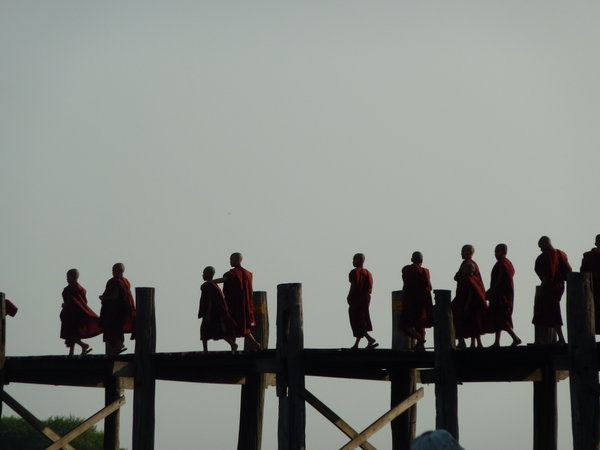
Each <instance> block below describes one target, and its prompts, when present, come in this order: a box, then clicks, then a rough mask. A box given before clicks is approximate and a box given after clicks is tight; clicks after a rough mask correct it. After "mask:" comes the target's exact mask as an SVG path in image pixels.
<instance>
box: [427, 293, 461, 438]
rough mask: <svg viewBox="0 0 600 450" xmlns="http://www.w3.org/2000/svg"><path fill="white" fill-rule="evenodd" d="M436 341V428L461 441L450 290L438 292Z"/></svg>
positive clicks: (435, 312)
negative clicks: (459, 435)
mask: <svg viewBox="0 0 600 450" xmlns="http://www.w3.org/2000/svg"><path fill="white" fill-rule="evenodd" d="M433 292H434V296H435V308H434V329H433V330H434V339H435V371H436V381H435V427H436V428H437V429H440V428H441V429H444V430H446V431H447V432H448V433H450V434H451V435H452V436H454V438H455V439H456V440H457V441H458V387H457V377H456V367H455V364H454V358H453V354H452V353H453V351H454V349H455V341H456V339H455V335H454V322H453V319H452V307H451V303H450V291H448V290H444V289H437V290H434V291H433Z"/></svg>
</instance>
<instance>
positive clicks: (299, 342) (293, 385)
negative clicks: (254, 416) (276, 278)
mask: <svg viewBox="0 0 600 450" xmlns="http://www.w3.org/2000/svg"><path fill="white" fill-rule="evenodd" d="M303 348H304V333H303V330H302V285H301V284H300V283H290V284H280V285H278V286H277V352H276V355H277V361H278V367H279V368H278V372H277V396H278V397H279V422H278V432H277V435H278V448H279V450H303V449H304V448H305V428H306V406H305V403H304V398H303V397H302V394H303V393H304V362H303V358H302V350H303Z"/></svg>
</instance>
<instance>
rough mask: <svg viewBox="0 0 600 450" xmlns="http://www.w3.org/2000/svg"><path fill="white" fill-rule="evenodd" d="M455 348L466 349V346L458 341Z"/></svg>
mask: <svg viewBox="0 0 600 450" xmlns="http://www.w3.org/2000/svg"><path fill="white" fill-rule="evenodd" d="M456 348H467V344H465V342H464V341H459V342H458V344H457V345H456Z"/></svg>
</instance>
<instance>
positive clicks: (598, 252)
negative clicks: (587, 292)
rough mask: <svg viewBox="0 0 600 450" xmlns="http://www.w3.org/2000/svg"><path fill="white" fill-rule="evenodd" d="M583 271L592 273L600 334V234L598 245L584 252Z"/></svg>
mask: <svg viewBox="0 0 600 450" xmlns="http://www.w3.org/2000/svg"><path fill="white" fill-rule="evenodd" d="M581 272H590V273H591V274H592V286H593V290H594V315H595V321H596V325H595V326H596V334H600V234H598V235H597V236H596V247H595V248H593V249H591V250H590V251H589V252H585V253H584V254H583V259H582V261H581Z"/></svg>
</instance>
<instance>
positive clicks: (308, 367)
mask: <svg viewBox="0 0 600 450" xmlns="http://www.w3.org/2000/svg"><path fill="white" fill-rule="evenodd" d="M434 293H435V327H434V339H435V348H434V351H414V350H412V347H413V346H414V341H413V340H412V339H411V338H408V337H407V336H405V335H404V334H403V333H402V332H401V331H399V328H398V326H397V324H398V320H399V317H400V315H401V314H402V301H403V299H402V292H401V291H396V292H393V293H392V318H393V322H394V323H393V325H394V326H393V330H394V331H393V333H394V334H393V337H392V338H393V339H392V341H393V343H392V348H391V349H374V350H364V349H361V350H357V351H352V350H345V349H344V350H340V349H304V348H303V330H302V299H301V285H300V284H281V285H279V286H278V289H277V324H276V325H277V326H276V328H277V344H276V348H275V349H274V350H269V349H265V350H261V351H257V352H251V351H244V352H243V353H237V354H232V353H230V352H209V353H201V352H186V353H156V352H155V349H156V327H155V317H154V289H153V288H136V307H137V319H136V320H137V324H136V329H137V333H136V341H135V342H136V344H135V353H134V354H131V355H119V356H103V355H88V356H86V357H85V358H69V357H67V356H27V357H5V344H6V339H5V304H4V294H0V307H1V309H0V318H1V320H0V394H1V396H2V400H3V402H0V413H1V410H2V403H6V404H7V405H8V406H9V407H11V408H12V409H13V410H14V411H15V412H17V413H18V414H19V415H21V416H22V417H23V418H24V419H25V420H27V421H28V422H29V423H30V424H31V425H32V426H33V427H35V428H36V429H38V430H39V431H40V432H42V433H43V434H44V435H46V436H47V438H48V447H47V448H48V449H59V448H68V449H71V448H72V447H71V446H70V445H69V444H68V442H70V441H71V440H72V439H74V438H75V437H76V436H78V435H79V434H81V433H82V432H84V431H85V430H86V429H87V428H89V427H90V426H92V425H93V424H95V423H97V422H99V421H100V420H104V430H105V433H104V449H105V450H109V449H110V450H118V449H119V407H120V406H121V405H122V404H124V402H125V397H124V396H123V392H124V391H127V390H133V449H134V450H152V449H154V425H155V422H154V421H155V402H154V395H155V383H156V380H168V381H186V382H195V383H226V384H239V385H241V402H240V425H239V434H238V449H249V450H258V449H260V448H261V438H262V417H263V405H264V395H265V389H266V387H267V386H268V385H274V386H276V393H277V396H278V399H279V420H278V448H279V449H280V450H288V449H289V450H298V449H304V448H305V415H306V411H305V409H306V403H308V404H309V405H310V406H312V407H314V408H315V409H316V410H317V411H319V412H320V413H321V414H322V415H323V416H324V417H325V418H326V419H327V420H329V421H331V422H332V424H333V425H334V426H336V427H337V428H339V429H340V431H341V432H342V433H344V434H345V435H346V436H347V439H346V440H347V443H346V444H344V445H342V446H341V448H343V449H353V448H358V447H361V448H363V449H373V448H374V447H373V446H372V445H371V444H369V442H368V439H369V437H370V436H372V435H373V434H374V433H376V432H377V431H379V430H381V429H382V428H383V427H384V426H386V425H387V424H388V423H391V431H392V443H393V449H394V450H399V449H408V448H409V446H410V442H411V440H412V439H413V438H414V434H415V425H416V403H417V401H418V400H419V399H420V398H421V397H422V396H423V389H422V388H421V389H417V384H419V383H422V384H435V396H436V402H435V403H436V428H443V429H446V430H448V431H449V432H450V433H451V434H452V435H453V436H455V437H456V438H457V439H458V437H459V424H458V394H457V385H458V384H459V383H467V382H508V381H511V382H514V381H524V382H532V383H533V402H534V408H533V409H534V411H533V414H534V418H533V419H534V420H533V423H534V440H533V448H534V450H556V449H557V425H558V424H557V399H556V383H557V380H559V379H565V378H567V377H569V382H570V392H571V415H572V432H573V448H574V449H577V450H584V449H585V450H588V449H589V450H591V449H597V448H600V447H599V433H598V423H599V420H598V417H599V414H598V409H599V408H598V395H599V394H600V388H599V385H598V360H599V356H600V353H599V352H600V349H599V348H598V346H597V344H596V342H595V335H594V309H593V308H594V305H593V296H592V291H591V282H590V276H589V274H579V273H573V274H571V275H570V277H569V280H568V284H567V319H568V320H567V331H568V341H569V344H568V346H560V345H556V344H553V343H552V342H553V336H552V335H551V334H550V333H548V332H546V330H543V329H539V330H536V341H538V342H544V343H545V344H536V345H527V346H519V347H500V348H485V349H460V350H459V349H456V348H455V346H454V343H455V339H454V330H453V324H452V312H451V308H450V297H451V296H450V291H448V290H436V291H434ZM254 305H255V316H256V321H257V324H256V328H255V329H254V330H253V332H254V335H255V337H256V338H257V340H258V341H259V342H260V343H261V344H263V345H264V344H266V343H267V342H268V335H269V321H268V314H267V299H266V293H265V292H255V293H254ZM306 376H319V377H338V378H353V379H363V380H381V381H384V382H389V383H390V404H391V409H390V410H389V411H388V412H387V413H386V414H384V415H383V416H381V417H379V418H376V419H375V420H374V422H373V424H372V425H370V426H369V427H368V428H367V429H365V430H362V431H357V430H354V429H352V428H351V427H350V425H349V424H347V423H346V422H344V421H343V419H342V418H341V417H340V416H339V415H337V414H336V413H335V412H334V411H332V410H331V409H329V408H328V407H327V406H326V405H325V404H323V403H322V402H321V401H320V400H319V399H318V398H316V397H315V396H314V395H313V394H311V393H310V392H309V391H307V390H306V388H305V386H304V381H305V377H306ZM9 383H35V384H46V385H63V386H87V387H98V388H103V389H104V390H105V405H104V407H103V408H102V409H100V410H99V411H98V413H96V414H94V415H93V416H91V417H90V418H89V419H88V420H86V421H85V422H84V423H82V424H81V425H79V426H78V427H76V428H75V429H74V430H72V431H71V432H69V433H67V434H66V435H65V436H58V435H57V434H56V433H54V432H53V431H52V430H49V429H47V428H44V427H43V426H42V425H41V423H40V422H39V421H38V420H37V419H36V418H35V416H34V415H33V414H31V413H30V412H29V411H28V410H27V409H26V407H25V406H23V405H21V404H20V403H19V402H18V401H17V400H16V399H14V398H12V397H11V396H10V395H8V393H6V392H4V391H3V385H6V384H9ZM342 439H343V437H342ZM340 442H342V440H341V441H340Z"/></svg>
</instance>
